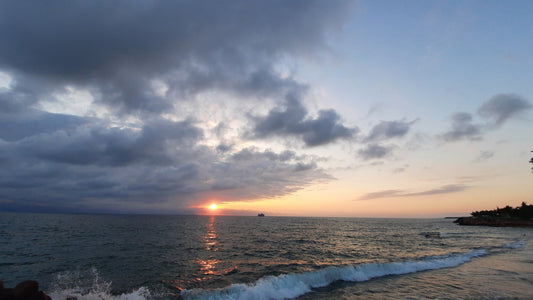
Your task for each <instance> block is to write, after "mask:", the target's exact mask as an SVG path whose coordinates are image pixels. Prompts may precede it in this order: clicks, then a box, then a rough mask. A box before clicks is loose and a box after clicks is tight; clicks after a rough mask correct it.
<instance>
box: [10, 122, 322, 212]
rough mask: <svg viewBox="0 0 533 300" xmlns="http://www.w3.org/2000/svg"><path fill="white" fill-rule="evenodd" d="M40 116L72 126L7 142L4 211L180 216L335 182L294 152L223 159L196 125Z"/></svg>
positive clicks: (27, 133) (242, 154) (29, 133)
mask: <svg viewBox="0 0 533 300" xmlns="http://www.w3.org/2000/svg"><path fill="white" fill-rule="evenodd" d="M38 115H39V118H37V119H38V120H50V119H54V118H56V119H57V120H56V121H55V122H56V123H63V124H66V125H64V126H56V127H53V126H47V127H46V126H45V127H44V129H46V130H43V129H40V128H38V127H36V128H33V130H30V129H31V128H30V129H28V130H27V131H25V132H24V134H21V135H19V136H17V138H11V139H9V140H5V139H3V138H2V139H0V165H1V166H2V168H1V169H0V199H3V200H5V201H4V202H5V203H3V204H2V208H3V209H16V207H22V206H28V207H32V206H33V207H35V206H36V205H37V206H39V207H41V206H42V205H45V206H46V207H49V208H50V209H51V210H54V209H55V210H60V211H67V210H70V211H76V210H84V211H98V210H99V211H121V210H122V211H124V210H127V211H135V207H137V206H138V205H145V204H147V203H148V204H156V205H158V204H164V203H168V202H171V203H174V205H173V207H174V208H175V209H176V210H178V209H183V208H186V207H187V206H188V205H189V204H191V203H193V202H194V201H195V199H196V200H197V199H199V198H201V197H202V195H207V194H208V195H213V194H216V195H217V196H219V197H222V198H223V197H231V199H234V200H235V199H241V200H250V199H255V198H257V197H261V198H271V197H276V196H282V195H286V194H287V193H291V192H294V191H296V190H298V189H301V188H303V187H304V186H306V185H308V184H310V183H312V182H315V181H317V180H329V179H331V177H330V176H329V175H327V174H326V173H324V172H323V171H322V170H320V169H319V168H318V166H317V165H316V163H315V162H314V160H313V159H312V158H308V157H305V156H299V155H297V154H296V153H295V152H292V151H284V152H281V153H276V152H273V151H259V150H257V149H252V148H247V149H244V150H242V151H240V152H237V153H233V154H231V153H230V154H227V155H226V154H222V155H221V153H220V152H219V151H218V152H217V149H212V148H208V147H206V146H202V145H200V144H199V143H198V141H199V140H201V139H202V137H203V132H202V130H200V129H199V128H197V127H196V126H195V124H194V121H190V120H186V121H181V122H172V121H168V120H161V119H156V120H152V121H150V122H147V123H145V125H143V126H142V127H141V128H138V129H129V128H117V127H110V126H109V124H106V123H103V122H100V123H95V122H93V123H87V122H86V119H85V118H79V120H76V117H73V116H65V115H60V114H47V113H43V112H41V113H39V114H38ZM73 119H74V120H73ZM65 120H66V121H65ZM11 121H12V122H14V123H16V122H20V120H16V119H13V120H11ZM3 122H4V123H3V124H4V125H5V124H7V125H8V126H7V128H9V127H12V126H11V125H10V124H9V121H3ZM50 123H52V124H55V123H54V122H50ZM67 125H68V126H67ZM9 203H12V204H13V205H11V206H10V204H9ZM125 203H127V204H125Z"/></svg>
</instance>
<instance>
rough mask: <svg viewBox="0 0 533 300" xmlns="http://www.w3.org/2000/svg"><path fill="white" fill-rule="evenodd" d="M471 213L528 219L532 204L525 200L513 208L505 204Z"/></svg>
mask: <svg viewBox="0 0 533 300" xmlns="http://www.w3.org/2000/svg"><path fill="white" fill-rule="evenodd" d="M532 160H533V159H532ZM471 215H472V216H473V217H476V218H479V217H481V218H506V219H520V220H529V219H532V218H533V205H528V204H526V203H525V202H522V205H521V206H518V207H515V208H512V207H510V206H509V205H507V206H506V207H504V208H496V209H494V210H482V211H475V212H473V213H471Z"/></svg>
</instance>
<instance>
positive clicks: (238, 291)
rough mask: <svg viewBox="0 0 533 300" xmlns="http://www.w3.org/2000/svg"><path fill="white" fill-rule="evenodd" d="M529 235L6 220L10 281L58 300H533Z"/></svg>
mask: <svg viewBox="0 0 533 300" xmlns="http://www.w3.org/2000/svg"><path fill="white" fill-rule="evenodd" d="M532 237H533V229H531V228H494V227H466V226H459V225H456V224H454V223H453V220H451V219H361V218H303V217H270V216H266V217H239V216H235V217H233V216H149V215H75V214H30V213H6V212H3V213H0V279H1V280H3V281H4V285H5V286H6V287H12V286H14V285H15V284H16V283H18V282H20V281H23V280H37V281H38V282H39V284H40V288H41V289H42V290H43V291H44V292H45V293H47V294H48V295H50V296H51V297H52V298H53V299H54V300H59V299H66V298H67V297H76V298H77V299H78V300H82V299H533V245H532V243H531V238H532Z"/></svg>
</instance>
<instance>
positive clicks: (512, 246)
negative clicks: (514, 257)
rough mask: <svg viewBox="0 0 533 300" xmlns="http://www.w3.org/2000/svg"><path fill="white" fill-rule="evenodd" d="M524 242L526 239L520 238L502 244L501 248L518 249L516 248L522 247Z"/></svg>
mask: <svg viewBox="0 0 533 300" xmlns="http://www.w3.org/2000/svg"><path fill="white" fill-rule="evenodd" d="M525 244H526V241H524V240H520V241H517V242H514V243H509V244H505V245H503V248H508V249H518V248H522V247H523V246H524V245H525Z"/></svg>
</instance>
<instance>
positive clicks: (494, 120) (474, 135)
mask: <svg viewBox="0 0 533 300" xmlns="http://www.w3.org/2000/svg"><path fill="white" fill-rule="evenodd" d="M532 107H533V105H531V103H529V102H528V101H527V100H526V99H524V98H523V97H521V96H518V95H515V94H497V95H494V96H493V97H491V98H490V99H489V100H487V101H486V102H484V103H483V104H482V105H481V106H480V107H479V109H478V110H477V112H478V115H479V116H480V117H482V118H483V119H485V120H487V122H486V123H484V124H483V123H474V118H473V115H472V114H470V113H466V112H458V113H455V114H454V115H453V116H452V125H451V129H450V130H448V131H447V132H445V133H444V134H442V135H440V138H442V139H443V140H444V141H446V142H455V141H459V140H471V141H477V140H481V139H482V136H483V134H484V133H485V132H487V131H490V130H493V129H496V128H498V127H500V126H501V125H503V124H504V123H505V122H506V121H507V120H509V119H512V118H514V117H516V116H518V115H519V114H521V113H523V112H525V111H527V110H529V109H531V108H532Z"/></svg>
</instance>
